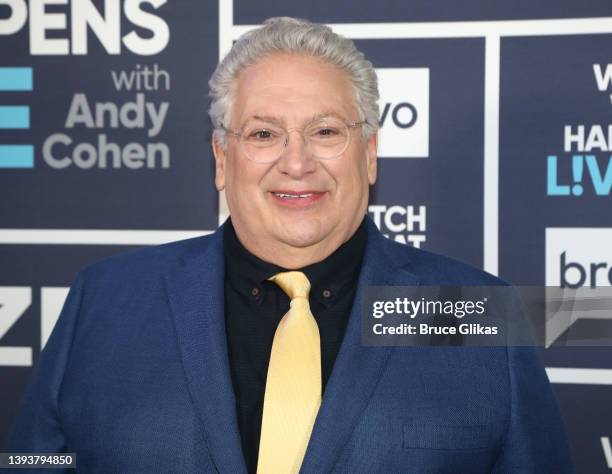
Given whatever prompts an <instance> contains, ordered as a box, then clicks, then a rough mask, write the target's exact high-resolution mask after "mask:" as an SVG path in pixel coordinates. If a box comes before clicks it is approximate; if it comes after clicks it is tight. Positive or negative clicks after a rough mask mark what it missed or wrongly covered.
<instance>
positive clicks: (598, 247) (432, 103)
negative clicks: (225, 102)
mask: <svg viewBox="0 0 612 474" xmlns="http://www.w3.org/2000/svg"><path fill="white" fill-rule="evenodd" d="M285 15H286V16H296V17H301V18H308V19H310V20H313V21H318V22H323V23H327V24H330V25H331V26H332V27H333V28H334V29H335V30H336V31H337V32H339V33H341V34H343V35H345V36H347V37H351V38H353V39H354V40H355V42H356V44H357V46H358V48H359V49H361V50H362V51H364V52H365V54H366V55H367V56H368V58H369V59H370V60H371V61H372V62H373V63H374V65H375V67H376V69H377V73H378V77H379V81H380V91H381V101H380V108H381V114H380V125H381V131H380V146H379V157H380V160H379V181H378V183H377V184H376V186H375V188H374V189H373V192H372V196H371V202H370V206H369V214H370V216H371V217H372V218H373V219H374V221H375V222H376V224H377V225H378V226H379V228H380V229H381V231H382V232H383V233H384V234H386V235H387V236H388V238H390V239H394V240H397V241H399V242H402V243H405V244H406V245H413V246H415V247H420V248H423V249H427V250H431V251H436V252H440V253H443V254H447V255H450V256H452V257H455V258H458V259H461V260H464V261H466V262H469V263H472V264H474V265H477V266H479V267H481V268H484V269H485V270H487V271H489V272H491V273H494V274H497V275H499V276H501V277H502V278H504V279H506V280H508V281H510V282H512V283H514V284H517V285H549V286H556V287H563V288H571V289H576V288H594V287H596V286H610V285H612V197H611V191H612V157H611V154H612V115H611V113H612V4H611V3H610V2H609V0H587V1H585V2H575V1H572V0H555V1H553V0H541V1H539V2H523V1H516V2H503V3H502V2H499V3H498V2H494V3H491V2H490V1H487V0H468V1H465V2H460V4H458V3H456V2H452V1H448V0H444V1H443V0H438V1H434V2H432V1H425V0H418V1H417V0H412V1H406V2H388V5H385V2H382V3H377V4H376V6H374V4H372V6H371V8H368V7H367V6H364V4H363V3H360V4H357V3H355V2H331V3H330V2H329V1H328V0H311V1H310V2H299V1H294V0H291V1H286V0H285V1H280V0H278V1H271V0H261V1H258V2H250V1H247V0H234V1H233V2H232V1H224V0H220V1H215V0H206V1H204V0H193V1H188V0H184V1H183V0H181V1H178V0H100V1H96V0H29V1H26V0H0V445H2V444H3V442H4V440H5V438H6V436H7V434H8V431H9V429H10V425H11V422H12V420H13V417H14V414H15V411H16V408H17V406H18V403H19V399H20V396H21V394H22V392H23V390H24V388H25V386H26V384H27V381H28V378H29V376H30V373H31V370H32V367H33V366H34V365H35V364H36V361H37V358H38V356H39V354H40V351H41V350H42V348H43V347H44V345H45V342H46V340H47V338H48V336H49V334H50V332H51V330H52V329H53V326H54V324H55V322H56V320H57V317H58V315H59V312H60V310H61V307H62V304H63V301H64V298H65V297H66V295H67V292H68V288H69V286H70V284H71V282H72V281H73V279H74V277H75V275H76V272H77V271H78V269H80V268H81V267H82V266H84V265H86V264H89V263H91V262H93V261H96V260H99V259H102V258H105V257H107V256H110V255H112V254H115V253H118V252H124V251H127V250H131V249H134V248H137V247H140V246H144V245H155V244H158V243H163V242H167V241H171V240H178V239H182V238H187V237H191V236H195V235H202V234H206V233H209V232H212V231H214V230H215V229H216V228H217V227H218V225H219V224H220V223H222V222H223V221H224V219H225V218H226V217H227V208H226V205H225V200H224V196H223V195H219V194H218V193H217V192H216V190H215V188H214V182H213V178H214V175H213V173H214V167H213V158H212V153H211V149H210V135H211V129H210V124H209V122H208V117H207V108H208V99H207V92H208V91H207V81H208V78H209V77H210V75H211V73H212V71H213V70H214V68H215V66H216V64H217V62H218V60H219V58H220V56H221V55H223V54H224V53H225V52H226V51H227V50H228V49H229V48H230V47H231V44H232V41H234V40H235V39H236V38H237V37H238V36H240V34H242V33H243V32H244V31H247V30H248V29H250V28H252V27H253V26H256V25H258V24H261V22H263V21H264V20H265V19H266V18H268V17H270V16H285ZM598 315H599V317H598V318H597V319H593V320H588V318H585V317H583V318H582V320H581V324H593V325H597V326H593V327H600V328H601V330H602V331H608V333H609V331H610V327H611V326H612V315H611V314H603V315H602V314H601V313H598ZM100 357H104V354H100ZM542 357H543V360H544V362H545V365H546V367H547V371H548V374H549V377H550V379H551V381H552V382H553V387H554V390H555V392H556V394H557V397H558V399H559V402H560V405H561V409H562V413H563V417H564V419H565V422H566V425H567V428H568V432H569V437H570V442H571V447H572V452H573V457H574V459H575V461H576V464H577V467H578V472H585V473H586V472H588V473H605V472H612V405H611V403H610V402H611V401H612V349H610V348H601V347H600V348H596V347H590V348H562V347H552V348H549V349H542ZM475 383H477V381H475Z"/></svg>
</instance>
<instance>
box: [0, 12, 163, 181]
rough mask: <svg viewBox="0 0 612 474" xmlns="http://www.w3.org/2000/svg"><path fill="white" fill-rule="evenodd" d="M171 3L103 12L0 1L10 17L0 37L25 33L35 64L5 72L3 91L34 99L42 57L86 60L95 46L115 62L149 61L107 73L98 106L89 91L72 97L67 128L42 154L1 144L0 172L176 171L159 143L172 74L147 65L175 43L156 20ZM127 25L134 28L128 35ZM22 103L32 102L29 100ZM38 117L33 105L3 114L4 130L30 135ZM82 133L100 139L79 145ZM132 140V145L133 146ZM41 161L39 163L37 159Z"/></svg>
mask: <svg viewBox="0 0 612 474" xmlns="http://www.w3.org/2000/svg"><path fill="white" fill-rule="evenodd" d="M166 1H167V0H124V1H121V0H105V2H104V8H103V9H101V10H99V9H98V8H96V6H94V4H93V3H92V1H91V0H72V1H70V2H69V1H68V0H54V1H52V2H51V1H35V2H34V1H33V2H28V3H26V2H25V0H0V6H8V9H9V15H8V17H6V18H2V19H0V36H1V35H5V36H6V35H12V34H15V33H17V32H20V31H21V30H22V29H24V28H25V29H27V30H28V33H29V52H30V55H31V56H32V62H33V65H32V66H31V67H19V68H15V67H8V66H9V65H2V66H7V67H2V68H0V90H1V91H36V90H37V89H38V84H39V83H41V82H42V81H44V78H42V77H37V73H36V66H35V63H36V60H35V59H34V58H35V57H36V56H41V55H45V56H84V55H87V54H88V53H89V51H90V48H91V45H90V43H89V42H90V40H91V39H92V38H93V40H94V41H97V42H98V43H99V45H100V46H101V47H102V49H103V50H104V51H105V52H106V53H108V55H110V56H113V55H121V54H123V53H131V54H134V55H136V56H141V57H142V59H143V60H142V61H135V64H134V65H133V67H131V68H127V69H124V68H118V69H115V68H112V67H109V68H108V70H106V71H105V72H104V76H105V77H106V79H107V81H108V86H109V90H110V91H113V92H109V93H108V96H107V97H104V98H102V99H101V98H100V97H99V96H98V97H97V98H96V99H95V100H94V99H92V98H91V97H90V95H89V94H88V91H86V90H77V91H74V93H73V95H72V97H71V100H70V101H69V102H68V103H66V104H65V113H64V115H63V124H62V125H63V126H60V127H61V128H60V129H56V130H49V131H48V132H45V134H46V135H47V136H46V137H45V138H44V139H43V140H42V143H41V144H40V148H38V146H36V145H32V144H28V145H11V144H9V143H6V142H5V143H3V144H1V147H0V168H33V167H34V166H35V165H45V166H48V167H50V168H53V169H57V170H61V169H66V168H79V169H83V170H87V169H94V168H103V169H104V168H108V169H128V170H130V169H131V170H136V169H142V168H145V169H146V168H149V169H151V168H162V169H167V168H169V167H170V147H169V146H168V144H167V143H165V142H164V141H163V140H160V137H159V135H160V132H161V131H162V129H163V128H164V125H165V121H166V117H167V114H168V109H169V107H170V104H169V102H168V101H164V100H161V98H162V97H163V96H162V93H164V92H168V91H170V88H171V80H170V79H171V78H170V73H169V72H168V71H167V70H164V69H163V67H162V66H160V65H159V64H157V63H149V64H146V63H145V61H146V58H147V57H150V56H152V55H156V54H158V53H160V52H162V51H163V50H164V49H165V48H166V46H167V45H168V42H169V40H170V28H169V26H168V23H167V22H166V21H165V20H164V18H163V17H162V16H161V14H160V13H159V12H158V9H159V8H160V7H161V6H162V5H164V4H165V3H166ZM50 4H53V8H49V7H50V6H51V5H50ZM122 24H123V26H124V27H125V25H128V26H127V29H125V31H122V30H121V26H122ZM94 91H95V92H96V93H99V91H98V90H94ZM94 91H91V92H94ZM119 93H123V94H121V95H119ZM125 93H128V94H127V95H126V94H125ZM119 96H120V97H121V98H122V99H121V100H118V97H119ZM0 97H1V96H0ZM20 97H23V100H24V102H25V101H27V96H20ZM36 113H44V111H43V110H40V111H36V110H30V106H28V105H27V104H24V105H19V106H11V107H0V127H1V128H4V129H28V128H29V127H30V118H31V116H32V115H33V114H36ZM84 131H92V132H94V133H95V136H94V138H92V139H91V140H89V139H87V140H89V141H87V140H86V141H78V142H77V140H76V139H75V138H73V136H74V134H78V133H80V132H84ZM117 132H120V133H123V138H122V143H121V144H120V143H118V142H116V141H115V139H114V138H113V136H114V135H116V134H117ZM126 132H127V133H128V134H129V137H130V138H128V141H127V143H126V140H125V134H126ZM38 153H40V156H36V155H37V154H38Z"/></svg>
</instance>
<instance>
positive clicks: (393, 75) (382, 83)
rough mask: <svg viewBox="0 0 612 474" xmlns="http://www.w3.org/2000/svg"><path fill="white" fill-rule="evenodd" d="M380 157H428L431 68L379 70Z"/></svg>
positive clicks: (377, 72) (377, 70) (377, 71)
mask: <svg viewBox="0 0 612 474" xmlns="http://www.w3.org/2000/svg"><path fill="white" fill-rule="evenodd" d="M376 74H377V76H378V88H379V91H380V102H379V103H380V108H381V115H380V120H379V126H380V131H379V136H378V156H380V157H381V158H427V157H428V156H429V69H428V68H379V69H376Z"/></svg>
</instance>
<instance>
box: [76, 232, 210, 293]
mask: <svg viewBox="0 0 612 474" xmlns="http://www.w3.org/2000/svg"><path fill="white" fill-rule="evenodd" d="M214 239H215V233H213V234H210V235H205V236H200V237H192V238H190V239H185V240H178V241H174V242H169V243H166V244H161V245H152V246H149V247H144V248H140V249H136V250H132V251H128V252H121V253H118V254H115V255H112V256H110V257H107V258H105V259H102V260H99V261H96V262H94V263H91V264H89V265H87V266H85V267H84V268H83V269H82V270H81V272H80V273H81V274H82V275H83V276H84V277H85V278H87V279H94V280H99V279H105V280H106V279H109V278H110V279H113V280H117V281H122V280H125V279H129V280H132V279H134V278H139V277H143V278H147V277H151V276H159V275H160V274H163V273H166V272H168V271H171V270H172V269H174V268H176V267H177V266H178V265H180V263H181V262H182V261H183V260H185V259H188V258H190V257H192V256H196V255H203V254H205V253H206V252H207V251H208V250H209V248H210V246H211V244H212V243H213V241H214Z"/></svg>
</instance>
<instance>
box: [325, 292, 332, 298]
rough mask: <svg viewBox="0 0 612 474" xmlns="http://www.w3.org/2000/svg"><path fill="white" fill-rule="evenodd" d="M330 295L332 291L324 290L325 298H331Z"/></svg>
mask: <svg viewBox="0 0 612 474" xmlns="http://www.w3.org/2000/svg"><path fill="white" fill-rule="evenodd" d="M329 297H331V291H329V290H323V298H329Z"/></svg>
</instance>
